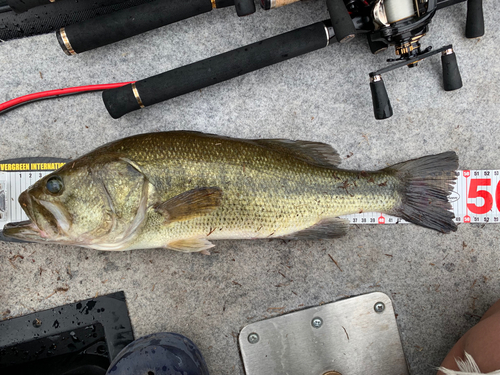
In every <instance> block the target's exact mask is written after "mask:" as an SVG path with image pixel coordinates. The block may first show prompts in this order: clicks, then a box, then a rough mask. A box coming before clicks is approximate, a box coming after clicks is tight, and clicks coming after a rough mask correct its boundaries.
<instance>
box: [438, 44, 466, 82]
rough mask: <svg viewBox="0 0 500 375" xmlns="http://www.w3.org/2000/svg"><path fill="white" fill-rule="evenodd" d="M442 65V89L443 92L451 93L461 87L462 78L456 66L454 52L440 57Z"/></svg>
mask: <svg viewBox="0 0 500 375" xmlns="http://www.w3.org/2000/svg"><path fill="white" fill-rule="evenodd" d="M441 63H442V65H443V87H444V90H445V91H453V90H457V89H459V88H461V87H462V77H461V76H460V70H459V69H458V64H457V55H455V52H451V53H447V54H444V55H441Z"/></svg>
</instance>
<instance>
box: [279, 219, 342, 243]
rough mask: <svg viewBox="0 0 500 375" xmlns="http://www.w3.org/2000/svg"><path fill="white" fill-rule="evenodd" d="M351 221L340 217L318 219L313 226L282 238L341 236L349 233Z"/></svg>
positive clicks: (329, 237)
mask: <svg viewBox="0 0 500 375" xmlns="http://www.w3.org/2000/svg"><path fill="white" fill-rule="evenodd" d="M348 229H349V221H347V220H344V219H339V218H328V219H323V220H320V221H318V222H317V223H316V224H314V225H313V226H311V227H309V228H306V229H303V230H301V231H298V232H295V233H291V234H289V235H287V236H283V237H281V238H283V239H286V240H313V239H331V238H339V237H342V236H343V235H345V234H346V233H347V231H348Z"/></svg>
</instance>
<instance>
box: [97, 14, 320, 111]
mask: <svg viewBox="0 0 500 375" xmlns="http://www.w3.org/2000/svg"><path fill="white" fill-rule="evenodd" d="M328 42H329V37H328V34H327V28H326V25H325V23H323V22H318V23H315V24H313V25H310V26H306V27H302V28H300V29H297V30H293V31H290V32H287V33H285V34H281V35H278V36H275V37H272V38H269V39H265V40H263V41H260V42H257V43H253V44H250V45H248V46H245V47H241V48H238V49H235V50H232V51H229V52H226V53H223V54H221V55H217V56H214V57H210V58H208V59H205V60H202V61H198V62H196V63H193V64H190V65H186V66H183V67H180V68H177V69H174V70H170V71H168V72H165V73H162V74H159V75H156V76H154V77H150V78H146V79H143V80H141V81H138V82H136V83H135V84H133V85H126V86H122V87H119V88H117V89H111V90H105V91H103V94H102V97H103V100H104V104H105V106H106V109H107V110H108V112H109V114H110V115H111V116H112V117H113V118H119V117H121V116H123V115H125V114H126V113H129V112H132V111H135V110H137V109H139V108H141V105H140V104H139V103H142V106H144V107H147V106H150V105H152V104H155V103H159V102H162V101H164V100H168V99H171V98H174V97H176V96H180V95H183V94H186V93H189V92H192V91H195V90H199V89H202V88H204V87H208V86H211V85H214V84H216V83H219V82H223V81H226V80H228V79H231V78H234V77H238V76H241V75H243V74H246V73H249V72H252V71H254V70H258V69H261V68H264V67H266V66H269V65H273V64H276V63H279V62H281V61H285V60H288V59H291V58H292V57H296V56H299V55H303V54H305V53H308V52H311V51H314V50H317V49H320V48H323V47H326V46H327V45H328ZM134 88H135V92H134Z"/></svg>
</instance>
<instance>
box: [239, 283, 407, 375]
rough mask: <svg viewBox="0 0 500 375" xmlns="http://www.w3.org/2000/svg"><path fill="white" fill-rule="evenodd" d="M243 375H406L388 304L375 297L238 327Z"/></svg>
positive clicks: (381, 296) (382, 297)
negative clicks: (239, 330)
mask: <svg viewBox="0 0 500 375" xmlns="http://www.w3.org/2000/svg"><path fill="white" fill-rule="evenodd" d="M239 343H240V349H241V355H242V358H243V363H244V367H245V371H246V374H247V375H285V374H286V375H338V374H341V375H358V374H359V375H366V374H373V375H378V374H380V375H408V368H407V365H406V361H405V358H404V354H403V348H402V345H401V340H400V337H399V332H398V328H397V325H396V318H395V315H394V309H393V306H392V302H391V299H390V298H389V297H388V296H387V295H386V294H384V293H380V292H375V293H369V294H364V295H361V296H357V297H352V298H348V299H344V300H341V301H338V302H333V303H329V304H326V305H322V306H317V307H313V308H309V309H305V310H301V311H297V312H293V313H290V314H286V315H281V316H278V317H275V318H271V319H267V320H264V321H261V322H257V323H252V324H249V325H247V326H246V327H244V328H243V329H242V330H241V332H240V336H239Z"/></svg>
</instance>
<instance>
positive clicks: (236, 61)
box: [103, 0, 484, 120]
mask: <svg viewBox="0 0 500 375" xmlns="http://www.w3.org/2000/svg"><path fill="white" fill-rule="evenodd" d="M463 1H465V0H385V1H384V0H372V1H366V0H328V1H327V5H328V8H329V10H330V11H331V12H330V13H331V15H333V17H332V18H331V19H330V20H325V21H322V22H317V23H314V24H312V25H309V26H306V27H302V28H299V29H296V30H292V31H289V32H287V33H284V34H280V35H277V36H274V37H272V38H268V39H265V40H262V41H260V42H257V43H253V44H250V45H247V46H244V47H241V48H238V49H235V50H232V51H229V52H226V53H223V54H220V55H217V56H213V57H210V58H208V59H205V60H201V61H198V62H195V63H193V64H189V65H186V66H183V67H179V68H177V69H173V70H170V71H167V72H165V73H161V74H158V75H156V76H153V77H149V78H146V79H143V80H139V81H136V82H134V83H131V84H127V85H124V86H121V87H118V88H114V89H110V90H105V91H103V101H104V104H105V106H106V109H107V110H108V112H109V114H110V115H111V116H112V117H113V118H115V119H116V118H119V117H121V116H123V115H125V114H127V113H129V112H132V111H135V110H138V109H141V108H145V107H147V106H150V105H153V104H156V103H159V102H162V101H165V100H168V99H171V98H174V97H177V96H180V95H183V94H187V93H189V92H192V91H195V90H200V89H202V88H205V87H208V86H211V85H214V84H217V83H220V82H223V81H226V80H229V79H231V78H235V77H238V76H241V75H243V74H246V73H249V72H252V71H255V70H258V69H261V68H264V67H266V66H270V65H273V64H276V63H279V62H282V61H285V60H288V59H291V58H293V57H296V56H300V55H303V54H306V53H308V52H312V51H315V50H318V49H321V48H324V47H326V46H328V45H329V44H330V42H331V41H335V40H337V41H339V42H345V41H348V40H350V39H352V38H353V37H354V36H355V35H357V34H366V36H367V37H368V43H369V46H370V50H371V52H372V53H378V52H380V51H382V50H384V49H387V48H388V47H389V46H394V48H395V52H396V55H397V56H398V58H397V59H389V60H388V61H389V62H395V64H392V65H391V66H389V67H387V68H384V69H381V70H378V71H375V72H372V73H370V88H371V92H372V100H373V108H374V115H375V118H376V119H379V120H382V119H386V118H389V117H391V116H392V114H393V110H392V106H391V103H390V100H389V96H388V94H387V91H386V89H385V85H384V81H383V80H382V74H383V73H386V72H388V71H390V70H394V69H397V68H400V67H403V66H408V67H410V68H413V67H415V66H417V65H418V63H419V62H420V61H422V60H423V59H425V58H427V57H431V56H433V55H435V54H438V53H441V61H442V66H443V86H444V89H445V90H446V91H452V90H456V89H459V88H460V87H462V80H461V77H460V72H459V69H458V65H457V59H456V55H455V52H454V51H453V47H452V46H451V45H448V46H444V47H441V48H439V49H437V50H434V51H432V47H427V48H425V49H422V47H421V44H420V42H421V38H422V37H423V36H424V35H425V34H426V33H427V32H428V29H429V23H430V21H431V19H432V18H433V16H434V15H435V13H436V11H437V10H438V9H443V8H446V7H448V6H451V5H454V4H456V3H460V2H463ZM467 6H468V11H467V22H466V24H467V26H466V36H467V37H468V38H475V37H479V36H482V35H483V34H484V19H483V13H482V0H467ZM347 12H349V13H347ZM332 13H334V14H332ZM345 14H347V15H348V17H347V18H346V17H345ZM339 15H340V16H339ZM352 30H354V32H353V31H352Z"/></svg>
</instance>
